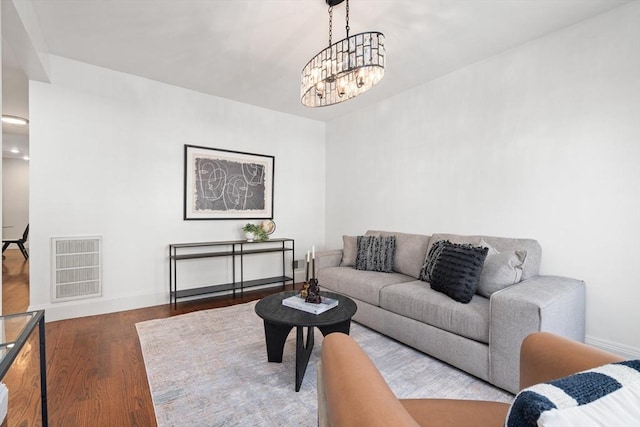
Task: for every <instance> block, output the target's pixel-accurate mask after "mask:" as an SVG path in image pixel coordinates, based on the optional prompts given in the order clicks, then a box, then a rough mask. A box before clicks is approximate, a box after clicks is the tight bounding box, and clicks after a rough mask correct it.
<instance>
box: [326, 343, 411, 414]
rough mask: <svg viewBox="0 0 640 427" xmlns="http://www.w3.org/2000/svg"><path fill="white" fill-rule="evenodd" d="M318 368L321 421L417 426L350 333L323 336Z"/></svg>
mask: <svg viewBox="0 0 640 427" xmlns="http://www.w3.org/2000/svg"><path fill="white" fill-rule="evenodd" d="M318 369H321V370H322V372H320V373H319V375H318V379H319V381H322V383H318V387H319V389H320V390H321V392H320V393H319V395H318V398H319V399H320V396H322V399H323V401H318V410H319V414H318V421H319V422H322V423H328V424H326V425H329V426H333V427H338V426H339V427H343V426H344V427H360V426H371V427H375V426H381V427H382V426H398V427H404V426H407V427H409V426H411V427H416V426H418V424H417V423H416V421H415V420H414V419H413V417H411V415H410V414H409V413H408V412H407V411H406V409H405V408H404V406H403V405H402V404H401V403H400V401H399V400H398V399H397V398H396V396H395V395H394V394H393V392H392V391H391V389H390V388H389V386H388V385H387V382H386V381H385V380H384V378H382V375H380V372H379V371H378V369H377V368H376V367H375V365H374V364H373V363H372V362H371V360H370V359H369V357H368V356H367V355H366V354H365V352H364V351H363V350H362V349H361V348H360V346H359V345H358V344H357V343H356V342H355V341H354V340H353V339H352V338H351V337H349V336H348V335H345V334H342V333H338V332H335V333H332V334H329V335H327V336H326V337H325V338H324V340H323V342H322V359H321V364H320V365H319V366H318ZM320 412H323V413H320Z"/></svg>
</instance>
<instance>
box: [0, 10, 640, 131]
mask: <svg viewBox="0 0 640 427" xmlns="http://www.w3.org/2000/svg"><path fill="white" fill-rule="evenodd" d="M14 1H15V0H14ZM20 1H26V0H20ZM628 1H629V0H619V1H618V0H351V1H350V3H349V6H350V28H351V34H355V33H358V32H362V31H381V32H382V33H384V34H385V37H386V48H387V67H386V73H385V77H384V79H383V80H382V82H381V83H380V84H379V85H378V86H376V87H375V88H373V89H372V90H370V91H369V92H367V93H365V94H363V95H361V96H359V97H357V98H355V99H352V100H350V101H348V102H345V103H343V104H339V105H335V106H330V107H323V108H316V109H310V108H307V107H304V106H302V105H301V103H300V99H299V98H300V95H299V90H300V71H301V70H302V67H303V66H304V65H305V64H306V62H307V61H308V60H309V59H311V57H312V56H314V55H315V54H316V53H317V52H318V51H320V50H321V49H323V48H325V47H326V45H327V44H328V14H327V5H326V4H325V2H324V1H323V0H101V1H97V0H92V1H88V0H30V2H31V3H32V6H33V10H34V12H35V16H36V18H37V21H38V23H39V27H40V30H41V33H42V36H43V39H44V44H46V46H42V49H43V50H45V51H46V52H48V53H50V54H53V55H59V56H63V57H67V58H71V59H75V60H78V61H82V62H85V63H89V64H94V65H98V66H102V67H105V68H110V69H113V70H118V71H122V72H125V73H129V74H134V75H138V76H142V77H146V78H149V79H153V80H157V81H161V82H165V83H169V84H172V85H176V86H180V87H183V88H188V89H192V90H195V91H198V92H203V93H207V94H211V95H216V96H220V97H223V98H227V99H231V100H235V101H238V102H243V103H247V104H252V105H256V106H259V107H264V108H268V109H272V110H276V111H281V112H285V113H289V114H293V115H297V116H302V117H307V118H311V119H315V120H321V121H327V120H331V119H334V118H336V117H339V116H341V115H344V114H347V113H349V112H351V111H354V110H357V109H360V108H363V107H366V106H367V105H370V104H371V103H375V102H378V101H381V100H383V99H386V98H389V97H391V96H394V95H395V94H397V93H399V92H403V91H406V90H409V89H411V88H412V87H415V86H418V85H420V84H423V83H425V82H428V81H430V80H433V79H436V78H438V77H440V76H443V75H445V74H447V73H449V72H451V71H454V70H456V69H459V68H461V67H464V66H465V65H468V64H471V63H474V62H477V61H480V60H482V59H484V58H487V57H489V56H492V55H495V54H498V53H500V52H503V51H505V50H507V49H509V48H512V47H514V46H517V45H520V44H523V43H526V42H527V41H530V40H533V39H535V38H538V37H541V36H544V35H545V34H547V33H549V32H552V31H555V30H558V29H560V28H563V27H566V26H569V25H573V24H575V23H577V22H580V21H582V20H584V19H587V18H590V17H592V16H595V15H597V14H600V13H603V12H605V11H607V10H609V9H612V8H615V7H618V6H620V5H622V4H624V3H627V2H628ZM636 1H637V0H636ZM3 2H4V0H3ZM344 14H345V3H342V4H341V5H338V6H336V7H334V11H333V15H334V18H333V21H334V26H333V40H334V41H337V40H339V39H341V38H344V36H345V30H344V24H345V21H344ZM7 51H9V52H8V53H5V52H7ZM10 51H11V49H7V48H5V46H4V43H3V74H4V70H5V69H7V68H11V67H17V68H18V69H19V65H17V63H16V61H15V60H12V59H11V58H5V57H6V56H7V55H9V56H10ZM15 74H16V73H9V74H7V75H6V76H9V77H14V78H15V77H16V76H15ZM6 76H5V79H3V80H5V84H4V87H5V92H6V88H7V85H11V84H12V83H11V82H7V81H6ZM15 95H16V94H13V93H9V94H8V95H4V94H3V108H4V111H5V113H7V114H9V112H10V111H11V110H12V108H13V107H12V101H11V100H10V99H5V98H6V97H8V96H15ZM25 98H26V95H25ZM26 114H28V111H27V112H26ZM4 133H5V128H4V127H3V134H4Z"/></svg>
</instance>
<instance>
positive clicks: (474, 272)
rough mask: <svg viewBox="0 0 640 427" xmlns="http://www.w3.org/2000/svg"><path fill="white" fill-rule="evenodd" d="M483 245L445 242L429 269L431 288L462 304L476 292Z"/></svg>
mask: <svg viewBox="0 0 640 427" xmlns="http://www.w3.org/2000/svg"><path fill="white" fill-rule="evenodd" d="M488 251H489V250H488V249H487V248H484V247H479V246H471V245H461V244H456V243H450V242H445V243H444V244H443V245H442V248H441V250H440V253H439V256H438V257H437V259H436V261H435V265H434V266H433V269H432V270H431V280H430V281H429V283H430V284H431V289H433V290H435V291H438V292H442V293H443V294H445V295H448V296H449V297H451V298H453V299H454V300H456V301H458V302H461V303H463V304H467V303H469V301H471V298H473V295H474V294H475V293H476V289H477V288H478V283H479V282H480V274H481V273H482V266H483V265H484V259H485V258H486V257H487V252H488Z"/></svg>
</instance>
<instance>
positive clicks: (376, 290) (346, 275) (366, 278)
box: [318, 267, 415, 306]
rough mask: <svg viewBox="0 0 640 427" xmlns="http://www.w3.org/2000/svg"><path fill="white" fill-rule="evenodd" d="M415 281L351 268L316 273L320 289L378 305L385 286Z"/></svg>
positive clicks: (397, 274)
mask: <svg viewBox="0 0 640 427" xmlns="http://www.w3.org/2000/svg"><path fill="white" fill-rule="evenodd" d="M412 280H415V279H414V278H412V277H409V276H405V275H404V274H400V273H379V272H376V271H365V270H356V269H354V268H351V267H330V268H323V269H322V270H320V271H319V272H318V284H319V285H320V289H321V290H323V289H328V290H330V291H332V292H337V293H339V294H343V295H346V296H348V297H351V298H355V299H359V300H361V301H364V302H366V303H369V304H373V305H376V306H377V305H380V290H381V289H382V288H384V287H385V286H389V285H393V284H396V283H402V282H409V281H412Z"/></svg>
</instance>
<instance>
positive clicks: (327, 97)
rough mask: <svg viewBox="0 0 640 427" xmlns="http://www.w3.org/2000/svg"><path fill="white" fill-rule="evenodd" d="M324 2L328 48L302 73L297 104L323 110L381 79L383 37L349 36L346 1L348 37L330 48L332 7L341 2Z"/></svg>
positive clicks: (358, 93) (329, 0)
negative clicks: (327, 12)
mask: <svg viewBox="0 0 640 427" xmlns="http://www.w3.org/2000/svg"><path fill="white" fill-rule="evenodd" d="M325 1H326V3H327V4H328V5H329V47H327V48H326V49H324V50H322V51H321V52H320V53H318V54H317V55H316V56H314V57H313V58H311V60H310V61H309V62H308V63H307V65H305V67H304V68H303V69H302V83H301V86H300V100H301V101H302V103H303V104H304V105H305V106H307V107H324V106H327V105H333V104H338V103H340V102H343V101H346V100H347V99H351V98H353V97H356V96H358V95H360V94H361V93H363V92H366V91H368V90H369V89H371V88H372V87H373V86H375V85H376V84H378V82H380V80H382V77H383V76H384V62H385V59H384V57H385V49H384V34H382V33H379V32H377V31H370V32H366V33H359V34H356V35H353V36H349V0H346V1H347V11H346V20H347V25H346V27H345V28H346V30H347V37H346V38H344V39H342V40H340V41H339V42H336V43H333V44H332V43H331V36H332V26H333V6H335V5H338V4H340V3H342V2H343V1H344V0H325Z"/></svg>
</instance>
